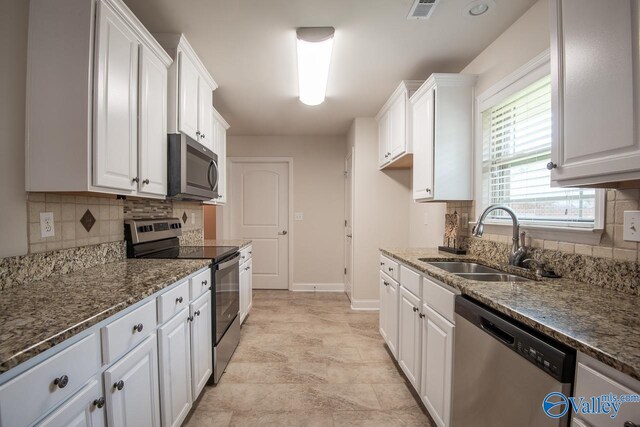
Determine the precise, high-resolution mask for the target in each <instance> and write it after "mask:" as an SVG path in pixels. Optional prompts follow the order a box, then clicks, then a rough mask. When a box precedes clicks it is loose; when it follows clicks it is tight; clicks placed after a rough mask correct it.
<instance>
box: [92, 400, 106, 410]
mask: <svg viewBox="0 0 640 427" xmlns="http://www.w3.org/2000/svg"><path fill="white" fill-rule="evenodd" d="M93 406H95V407H96V408H103V407H104V397H100V398H98V399H96V400H94V401H93Z"/></svg>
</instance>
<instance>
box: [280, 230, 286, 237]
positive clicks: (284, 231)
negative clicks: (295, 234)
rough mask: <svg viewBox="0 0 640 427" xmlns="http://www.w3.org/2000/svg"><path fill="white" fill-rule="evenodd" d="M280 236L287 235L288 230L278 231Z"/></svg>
mask: <svg viewBox="0 0 640 427" xmlns="http://www.w3.org/2000/svg"><path fill="white" fill-rule="evenodd" d="M278 235H279V236H286V235H287V230H282V231H279V232H278Z"/></svg>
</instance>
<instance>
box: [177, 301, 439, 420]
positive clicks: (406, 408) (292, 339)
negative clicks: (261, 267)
mask: <svg viewBox="0 0 640 427" xmlns="http://www.w3.org/2000/svg"><path fill="white" fill-rule="evenodd" d="M185 425H186V426H188V427H195V426H198V427H200V426H264V425H268V426H431V425H432V424H431V421H430V419H429V417H428V416H427V415H426V413H425V412H424V410H423V409H422V408H421V406H420V405H418V403H417V400H416V398H414V396H413V395H412V394H411V392H410V391H409V385H408V384H407V383H406V382H405V379H404V377H403V376H402V375H401V374H400V372H399V370H398V368H397V367H396V365H395V364H394V363H393V362H392V360H391V358H390V356H389V354H388V353H387V351H386V349H385V348H384V344H383V340H382V338H381V337H380V334H379V333H378V314H377V313H371V312H356V311H352V310H351V309H350V307H349V302H348V300H347V298H346V296H345V295H344V294H338V293H317V294H314V293H294V292H288V291H254V296H253V309H252V311H251V314H250V315H249V317H248V318H247V320H246V321H245V323H244V325H243V327H242V338H241V341H240V345H239V346H238V348H237V350H236V352H235V354H234V356H233V358H232V360H231V362H230V363H229V365H228V366H227V370H226V372H225V374H224V375H223V376H222V380H221V381H220V384H218V386H216V387H206V388H205V390H204V391H203V393H202V395H201V397H200V399H199V400H198V401H197V402H196V403H195V404H194V408H193V409H192V411H191V413H190V414H189V417H188V418H187V420H186V422H185Z"/></svg>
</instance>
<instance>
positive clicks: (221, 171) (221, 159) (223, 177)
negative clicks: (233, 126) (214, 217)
mask: <svg viewBox="0 0 640 427" xmlns="http://www.w3.org/2000/svg"><path fill="white" fill-rule="evenodd" d="M214 138H215V141H216V148H217V150H218V151H216V154H217V155H218V199H217V200H216V203H217V204H220V205H223V204H226V203H227V130H226V129H225V128H224V126H222V125H221V124H220V123H218V122H214Z"/></svg>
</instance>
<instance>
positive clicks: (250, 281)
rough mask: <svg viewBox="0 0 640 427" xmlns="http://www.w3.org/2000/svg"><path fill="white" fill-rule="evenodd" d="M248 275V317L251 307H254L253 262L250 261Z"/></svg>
mask: <svg viewBox="0 0 640 427" xmlns="http://www.w3.org/2000/svg"><path fill="white" fill-rule="evenodd" d="M248 273H249V274H248V275H247V301H246V303H247V312H246V315H245V317H246V316H248V315H249V313H250V312H251V307H253V260H249V271H248Z"/></svg>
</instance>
